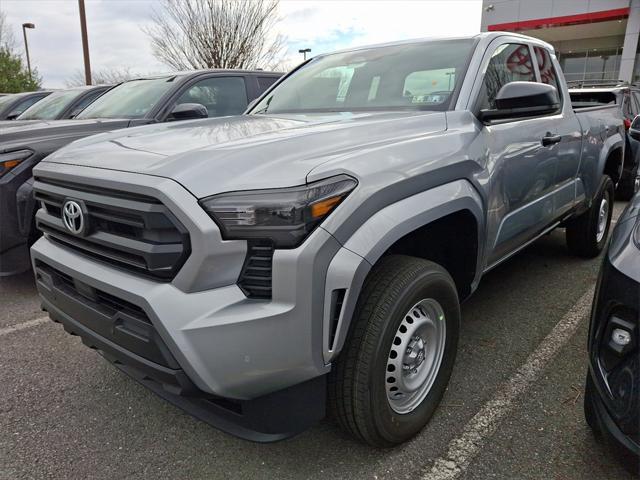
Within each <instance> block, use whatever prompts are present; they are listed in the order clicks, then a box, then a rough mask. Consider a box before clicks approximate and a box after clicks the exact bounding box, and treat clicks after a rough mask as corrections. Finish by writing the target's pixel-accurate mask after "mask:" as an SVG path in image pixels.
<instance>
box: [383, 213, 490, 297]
mask: <svg viewBox="0 0 640 480" xmlns="http://www.w3.org/2000/svg"><path fill="white" fill-rule="evenodd" d="M391 254H397V255H410V256H413V257H419V258H424V259H425V260H431V261H433V262H435V263H437V264H439V265H441V266H442V267H444V268H445V269H446V270H447V271H448V272H449V274H450V275H451V277H452V278H453V280H454V282H455V284H456V288H457V289H458V295H459V297H460V299H464V298H466V297H467V296H469V294H470V293H471V285H472V283H473V279H474V278H475V274H476V262H477V258H478V223H477V222H476V219H475V217H474V216H473V214H472V213H471V212H470V211H468V210H461V211H459V212H455V213H452V214H450V215H447V216H445V217H442V218H440V219H438V220H436V221H434V222H432V223H429V224H428V225H424V226H423V227H420V228H418V229H416V230H414V231H412V232H410V233H408V234H406V235H405V236H404V237H402V238H400V239H399V240H397V241H396V242H395V243H394V244H393V245H391V247H389V249H388V250H387V251H386V252H385V254H384V255H391ZM384 255H383V256H384Z"/></svg>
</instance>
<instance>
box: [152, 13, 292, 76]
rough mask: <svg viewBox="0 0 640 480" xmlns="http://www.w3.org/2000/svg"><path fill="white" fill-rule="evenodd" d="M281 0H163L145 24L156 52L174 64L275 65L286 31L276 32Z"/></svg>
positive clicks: (177, 66)
mask: <svg viewBox="0 0 640 480" xmlns="http://www.w3.org/2000/svg"><path fill="white" fill-rule="evenodd" d="M278 2H279V0H252V1H239V0H163V3H162V8H161V9H160V10H154V11H153V14H152V21H153V25H152V26H151V27H148V28H143V31H144V32H145V33H146V34H147V35H148V36H149V37H150V39H151V45H152V48H153V53H154V55H155V57H156V58H157V59H158V60H160V61H161V62H163V63H165V64H167V65H169V66H170V67H172V68H174V69H176V70H189V69H199V68H244V69H252V68H265V69H266V68H269V69H273V68H277V67H278V65H280V64H281V62H282V58H283V51H284V43H285V40H284V37H282V36H281V35H279V34H273V31H274V27H275V26H276V24H277V23H278V22H279V18H278Z"/></svg>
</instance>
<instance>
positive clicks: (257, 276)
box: [238, 240, 273, 298]
mask: <svg viewBox="0 0 640 480" xmlns="http://www.w3.org/2000/svg"><path fill="white" fill-rule="evenodd" d="M272 265H273V244H272V243H271V242H269V241H267V240H249V241H248V242H247V258H246V260H245V262H244V266H243V267H242V272H241V273H240V279H239V280H238V286H239V287H240V288H241V289H242V291H243V292H244V294H245V295H246V296H247V297H249V298H271V284H272Z"/></svg>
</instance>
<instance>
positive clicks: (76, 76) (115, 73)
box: [64, 67, 140, 87]
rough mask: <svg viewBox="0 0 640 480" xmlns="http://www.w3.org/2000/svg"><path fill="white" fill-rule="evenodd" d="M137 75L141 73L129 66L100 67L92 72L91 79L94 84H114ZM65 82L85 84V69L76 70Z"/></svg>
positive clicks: (77, 85) (68, 85) (69, 84)
mask: <svg viewBox="0 0 640 480" xmlns="http://www.w3.org/2000/svg"><path fill="white" fill-rule="evenodd" d="M136 77H140V75H139V74H137V73H134V72H132V71H131V69H130V68H129V67H121V68H111V69H109V68H99V69H97V70H93V71H92V72H91V79H92V81H93V84H94V85H114V84H116V83H120V82H124V81H125V80H131V79H132V78H136ZM64 83H65V85H66V86H67V87H81V86H83V85H85V78H84V70H76V71H75V72H73V75H71V76H70V77H69V78H67V79H66V80H65V81H64Z"/></svg>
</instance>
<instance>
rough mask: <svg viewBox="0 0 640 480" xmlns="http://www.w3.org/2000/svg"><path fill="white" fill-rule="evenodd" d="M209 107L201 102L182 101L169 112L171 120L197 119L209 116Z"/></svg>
mask: <svg viewBox="0 0 640 480" xmlns="http://www.w3.org/2000/svg"><path fill="white" fill-rule="evenodd" d="M208 117H209V112H208V111H207V107H205V106H204V105H202V104H200V103H181V104H179V105H176V106H175V107H173V110H171V113H170V114H169V118H168V120H169V121H175V120H196V119H198V118H208Z"/></svg>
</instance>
